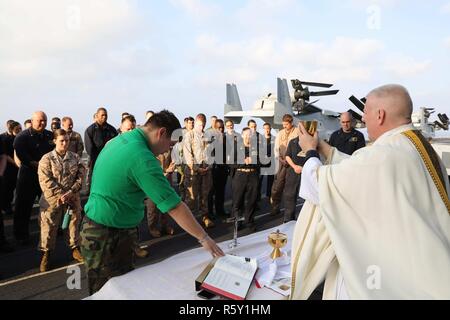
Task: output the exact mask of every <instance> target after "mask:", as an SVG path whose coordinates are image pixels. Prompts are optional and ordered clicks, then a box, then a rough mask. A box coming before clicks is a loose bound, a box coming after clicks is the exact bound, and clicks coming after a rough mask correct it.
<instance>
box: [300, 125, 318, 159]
mask: <svg viewBox="0 0 450 320" xmlns="http://www.w3.org/2000/svg"><path fill="white" fill-rule="evenodd" d="M300 122H301V124H302V125H303V126H304V127H305V129H306V131H307V132H308V133H309V134H310V135H311V136H314V134H315V133H316V131H317V127H318V126H319V121H317V120H302V121H300ZM297 156H299V157H306V152H305V151H303V150H302V151H300V152H299V153H298V154H297Z"/></svg>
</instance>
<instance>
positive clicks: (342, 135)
mask: <svg viewBox="0 0 450 320" xmlns="http://www.w3.org/2000/svg"><path fill="white" fill-rule="evenodd" d="M340 122H341V129H339V130H337V131H335V132H333V134H332V135H331V137H330V141H329V144H330V145H331V146H332V147H336V148H337V149H338V150H339V151H341V152H344V153H346V154H349V155H352V154H353V152H355V151H356V150H358V149H361V148H363V147H365V146H366V140H365V139H364V135H363V134H362V133H361V132H359V131H358V130H355V129H354V128H353V126H352V123H353V117H352V115H351V114H350V113H349V112H344V113H342V114H341V118H340Z"/></svg>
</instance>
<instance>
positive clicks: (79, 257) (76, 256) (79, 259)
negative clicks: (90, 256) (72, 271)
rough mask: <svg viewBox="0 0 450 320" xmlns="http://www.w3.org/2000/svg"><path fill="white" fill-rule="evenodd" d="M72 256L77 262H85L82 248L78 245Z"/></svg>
mask: <svg viewBox="0 0 450 320" xmlns="http://www.w3.org/2000/svg"><path fill="white" fill-rule="evenodd" d="M72 257H73V258H74V259H75V260H76V261H77V262H84V259H83V256H82V255H81V252H80V249H78V247H75V248H73V249H72Z"/></svg>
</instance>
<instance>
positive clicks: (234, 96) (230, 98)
mask: <svg viewBox="0 0 450 320" xmlns="http://www.w3.org/2000/svg"><path fill="white" fill-rule="evenodd" d="M232 111H242V105H241V99H240V98H239V93H238V90H237V87H236V85H235V84H229V83H227V103H226V104H225V106H224V118H225V119H231V120H233V122H234V123H240V122H241V121H242V117H236V116H231V115H230V116H227V114H228V113H230V112H232Z"/></svg>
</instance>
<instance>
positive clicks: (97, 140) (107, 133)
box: [84, 108, 117, 190]
mask: <svg viewBox="0 0 450 320" xmlns="http://www.w3.org/2000/svg"><path fill="white" fill-rule="evenodd" d="M107 120H108V111H107V110H106V109H105V108H98V109H97V112H96V113H95V122H94V123H93V124H91V125H90V126H89V127H88V128H87V129H86V131H85V132H84V145H85V148H86V152H87V154H88V155H89V158H90V161H89V172H88V181H87V186H86V187H87V189H88V190H89V189H90V184H91V183H90V182H91V180H92V173H93V171H94V165H95V161H97V157H98V155H99V154H100V152H101V151H102V149H103V148H104V147H105V145H106V143H107V142H108V141H109V140H111V139H113V138H115V137H116V136H117V130H116V129H115V128H114V127H113V126H111V125H110V124H109V123H107Z"/></svg>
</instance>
